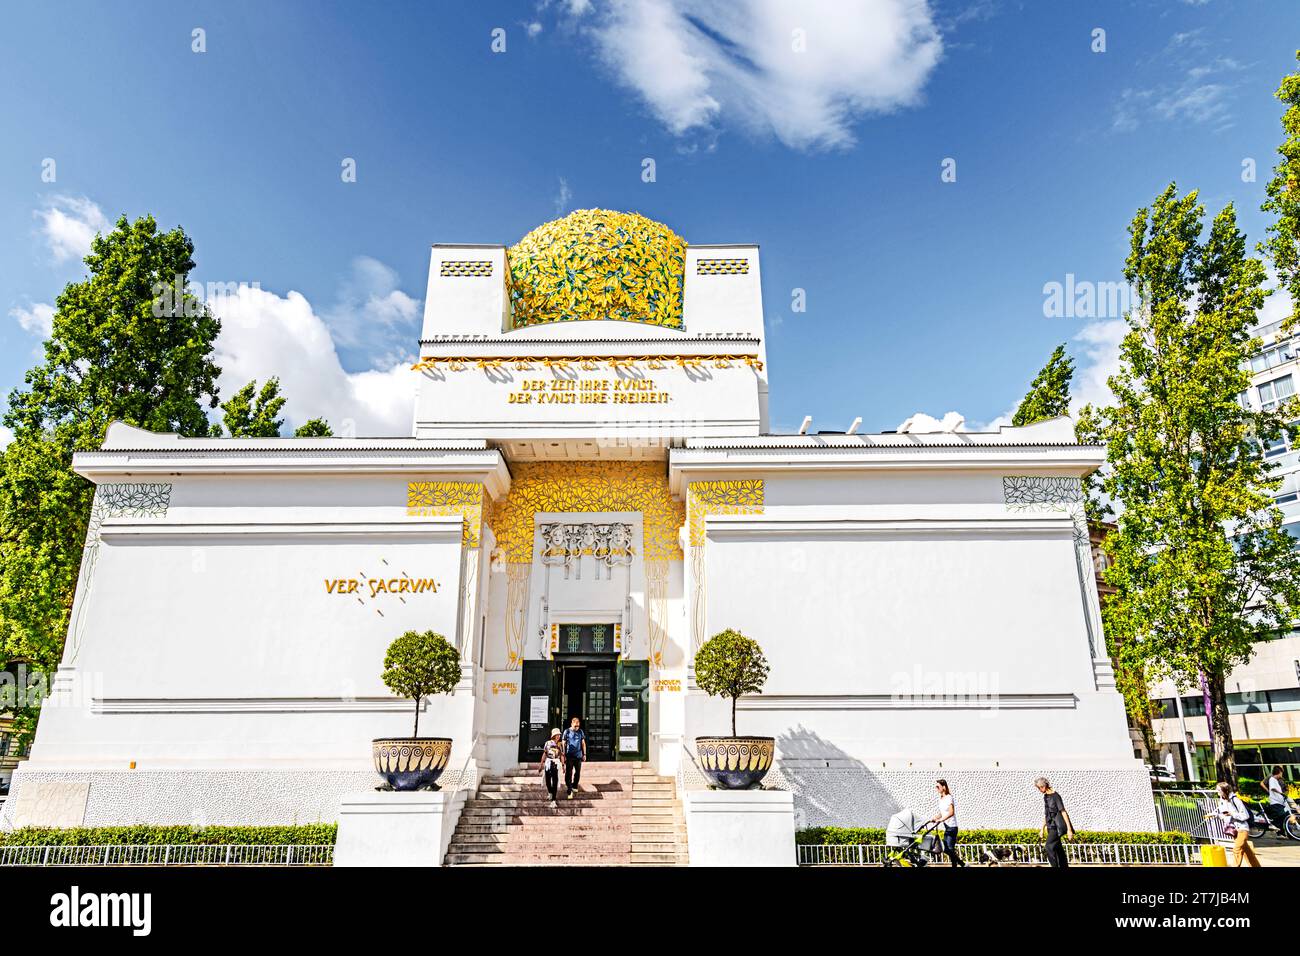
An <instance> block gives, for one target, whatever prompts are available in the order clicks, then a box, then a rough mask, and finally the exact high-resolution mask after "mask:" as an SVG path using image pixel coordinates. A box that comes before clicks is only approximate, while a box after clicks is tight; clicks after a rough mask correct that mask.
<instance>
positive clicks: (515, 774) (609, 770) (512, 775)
mask: <svg viewBox="0 0 1300 956" xmlns="http://www.w3.org/2000/svg"><path fill="white" fill-rule="evenodd" d="M686 862H687V856H686V823H685V819H684V817H683V816H682V807H681V802H680V801H679V800H678V799H677V788H676V784H675V783H674V781H673V778H671V777H660V776H657V775H656V774H655V772H654V770H653V769H652V768H651V767H650V766H649V765H646V764H642V763H632V762H628V763H612V762H611V763H603V762H602V763H597V762H589V763H587V764H586V765H585V766H584V767H583V768H582V783H581V791H580V792H578V793H575V794H574V795H573V799H571V800H570V799H566V798H565V795H564V780H563V778H561V780H560V798H559V804H558V806H557V807H556V808H555V809H551V806H550V795H549V794H548V793H547V792H546V786H545V785H544V784H543V782H542V777H541V775H540V774H539V773H537V768H536V767H535V766H519V767H513V768H511V769H510V770H508V771H507V772H506V773H505V774H503V775H500V776H486V777H484V778H483V781H482V783H481V784H479V788H478V793H476V794H475V795H474V796H473V797H472V798H470V800H469V801H468V802H466V804H465V808H464V810H462V811H461V815H460V820H459V822H458V823H457V824H456V832H455V833H453V834H452V838H451V846H450V847H449V848H448V850H447V860H446V863H447V865H448V866H475V865H494V864H495V865H501V864H505V865H515V866H565V865H577V866H628V865H634V866H635V865H649V866H681V865H685V863H686Z"/></svg>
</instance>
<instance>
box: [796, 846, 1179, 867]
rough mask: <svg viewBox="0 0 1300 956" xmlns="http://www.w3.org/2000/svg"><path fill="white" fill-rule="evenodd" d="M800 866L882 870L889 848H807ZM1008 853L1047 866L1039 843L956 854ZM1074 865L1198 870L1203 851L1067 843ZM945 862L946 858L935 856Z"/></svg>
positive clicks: (969, 859) (977, 857)
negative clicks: (862, 867) (1192, 867)
mask: <svg viewBox="0 0 1300 956" xmlns="http://www.w3.org/2000/svg"><path fill="white" fill-rule="evenodd" d="M796 849H797V851H798V856H797V858H796V859H797V862H798V864H799V865H800V866H880V865H881V864H883V863H884V862H885V856H886V854H887V853H888V852H889V848H888V847H886V846H884V845H883V844H880V843H846V844H839V845H829V846H827V845H805V844H800V845H799V846H798V847H796ZM985 850H989V851H994V850H999V851H1003V850H1004V851H1008V852H1007V855H1006V858H1005V859H1004V860H1003V861H1002V862H1004V863H1009V864H1017V863H1023V864H1046V863H1047V855H1046V852H1045V849H1044V847H1043V845H1042V844H1040V843H1015V844H1007V845H995V844H990V843H959V844H957V852H958V854H959V855H960V856H961V858H962V860H963V861H964V862H966V863H982V862H985V861H986V857H985V855H984V851H985ZM1065 852H1066V856H1067V858H1068V859H1069V861H1070V862H1071V863H1079V864H1089V863H1091V864H1108V865H1111V866H1143V865H1147V866H1199V865H1200V862H1201V851H1200V848H1199V847H1196V846H1194V845H1191V844H1175V843H1066V844H1065ZM932 859H933V860H934V861H935V862H946V860H945V858H944V856H943V854H941V853H937V854H934V855H933V856H932Z"/></svg>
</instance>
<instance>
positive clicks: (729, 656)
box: [695, 628, 769, 737]
mask: <svg viewBox="0 0 1300 956" xmlns="http://www.w3.org/2000/svg"><path fill="white" fill-rule="evenodd" d="M768 671H769V668H768V666H767V658H766V657H764V656H763V648H761V647H760V646H759V644H758V641H755V640H753V639H751V638H748V637H746V636H745V635H744V634H741V633H740V632H739V631H733V630H731V629H730V628H728V629H727V630H725V631H720V632H719V633H717V634H714V635H713V636H712V637H711V638H709V639H708V640H707V641H705V642H704V643H703V644H701V645H700V649H699V650H698V651H696V652H695V683H696V684H697V685H698V686H699V688H700V690H702V691H704V693H706V694H708V695H709V696H710V697H729V698H730V699H731V736H733V737H734V736H736V700H737V699H738V698H739V697H740V696H741V695H743V694H757V693H758V692H759V691H761V690H762V689H763V685H764V684H766V683H767V674H768Z"/></svg>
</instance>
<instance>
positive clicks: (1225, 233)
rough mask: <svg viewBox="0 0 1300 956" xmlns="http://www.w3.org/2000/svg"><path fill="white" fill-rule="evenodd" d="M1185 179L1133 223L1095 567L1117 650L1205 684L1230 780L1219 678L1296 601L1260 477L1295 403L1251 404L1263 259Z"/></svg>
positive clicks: (1157, 670)
mask: <svg viewBox="0 0 1300 956" xmlns="http://www.w3.org/2000/svg"><path fill="white" fill-rule="evenodd" d="M1204 215H1205V210H1204V207H1203V206H1201V205H1200V204H1199V203H1198V201H1197V194H1196V193H1195V192H1192V193H1189V194H1188V195H1186V196H1179V195H1178V194H1177V189H1176V187H1175V186H1174V185H1170V186H1169V188H1168V189H1166V190H1165V191H1164V192H1163V193H1162V194H1161V195H1160V196H1159V197H1158V198H1157V199H1156V201H1155V203H1154V204H1153V205H1152V206H1151V207H1149V208H1143V209H1140V210H1138V213H1137V215H1136V216H1135V217H1134V219H1133V222H1132V225H1131V226H1130V229H1129V235H1130V240H1131V248H1130V253H1129V256H1128V260H1127V263H1126V266H1125V273H1124V274H1125V278H1126V279H1127V280H1128V281H1129V282H1130V283H1131V284H1132V286H1133V287H1134V288H1135V290H1136V291H1137V301H1138V305H1137V306H1135V307H1134V308H1133V309H1132V310H1131V311H1130V312H1129V313H1128V315H1127V316H1126V321H1127V323H1128V326H1129V331H1128V333H1127V334H1126V335H1125V337H1124V340H1123V342H1122V344H1121V347H1120V358H1121V366H1120V370H1119V372H1118V373H1117V374H1116V375H1114V376H1112V377H1111V379H1110V387H1111V390H1112V392H1113V393H1114V396H1115V404H1114V405H1113V406H1112V407H1110V408H1107V409H1105V410H1103V411H1102V413H1101V415H1102V417H1103V419H1104V424H1103V426H1102V431H1103V433H1104V435H1105V438H1106V444H1107V459H1108V462H1109V465H1110V467H1109V470H1108V472H1107V474H1106V477H1105V480H1104V486H1105V490H1106V492H1107V493H1108V494H1109V496H1110V497H1111V499H1112V500H1114V501H1116V502H1117V503H1118V504H1119V505H1121V506H1122V512H1121V514H1120V515H1119V519H1118V527H1117V529H1116V530H1115V531H1114V532H1113V533H1111V534H1110V535H1109V536H1108V537H1107V539H1106V544H1105V547H1106V551H1107V552H1108V554H1109V555H1110V557H1111V561H1112V564H1111V566H1110V567H1109V568H1108V569H1107V570H1106V571H1105V572H1104V577H1105V580H1106V581H1107V583H1109V584H1111V585H1112V586H1114V587H1115V588H1116V589H1117V593H1116V594H1115V596H1114V597H1113V598H1111V600H1109V601H1108V602H1107V603H1106V606H1105V607H1104V609H1103V613H1104V615H1105V621H1106V631H1107V636H1108V638H1109V640H1110V642H1111V652H1112V654H1114V655H1115V656H1116V657H1117V658H1118V660H1119V661H1120V662H1121V664H1123V665H1126V666H1130V667H1132V668H1133V669H1134V670H1135V672H1138V673H1142V674H1144V675H1145V677H1146V679H1147V680H1161V679H1164V678H1171V679H1173V680H1174V681H1175V682H1176V683H1177V684H1178V685H1179V686H1181V687H1187V686H1197V687H1200V688H1201V689H1202V691H1203V693H1204V694H1205V696H1206V697H1207V698H1208V699H1209V702H1210V709H1209V713H1210V718H1211V729H1212V737H1213V746H1214V759H1215V765H1216V768H1217V771H1218V774H1219V777H1220V778H1221V779H1224V780H1229V781H1234V782H1235V780H1236V767H1235V764H1234V761H1233V754H1232V730H1231V727H1230V726H1229V724H1228V706H1227V696H1226V692H1225V688H1224V681H1225V678H1226V677H1227V675H1228V673H1229V672H1230V671H1231V670H1232V668H1234V667H1236V666H1238V665H1240V664H1242V663H1244V662H1245V661H1247V660H1249V658H1250V656H1251V653H1252V649H1253V641H1254V639H1255V637H1256V635H1257V634H1258V633H1259V632H1260V631H1263V630H1266V629H1270V628H1274V627H1280V626H1289V625H1290V623H1291V621H1292V619H1293V618H1294V616H1295V613H1296V611H1297V609H1298V608H1300V556H1298V555H1297V552H1296V551H1295V550H1294V549H1293V548H1292V541H1291V538H1290V536H1289V535H1287V534H1286V532H1285V531H1283V529H1282V515H1281V512H1280V511H1279V510H1278V509H1277V507H1276V506H1275V505H1274V503H1273V500H1272V498H1271V497H1270V491H1272V490H1273V489H1274V488H1276V487H1277V482H1276V480H1275V479H1273V478H1271V476H1270V468H1269V466H1268V465H1267V464H1265V462H1264V461H1263V459H1262V454H1261V448H1260V444H1259V443H1260V441H1261V440H1265V439H1269V438H1273V437H1276V436H1277V435H1279V434H1281V433H1282V430H1283V426H1284V423H1285V421H1286V420H1287V418H1286V416H1288V415H1289V414H1291V413H1292V409H1289V408H1284V409H1281V410H1278V411H1270V412H1254V411H1251V410H1249V409H1248V408H1246V407H1245V405H1244V403H1242V402H1241V401H1240V400H1239V396H1240V395H1241V394H1242V393H1243V392H1245V391H1246V389H1247V388H1248V387H1249V385H1250V372H1249V364H1248V359H1249V356H1250V354H1251V352H1252V351H1253V350H1254V349H1255V348H1257V347H1258V345H1259V343H1258V340H1253V339H1252V338H1251V336H1250V329H1251V328H1252V327H1253V326H1254V324H1255V323H1256V321H1257V318H1256V316H1257V313H1258V311H1259V309H1260V307H1261V306H1262V304H1263V302H1264V297H1265V294H1266V293H1265V291H1264V288H1263V283H1264V276H1265V274H1264V266H1263V263H1262V262H1260V261H1259V260H1257V259H1254V258H1251V257H1250V256H1248V255H1247V254H1246V240H1245V237H1244V236H1243V235H1242V234H1241V232H1239V231H1238V229H1237V222H1236V216H1235V213H1234V211H1233V209H1232V207H1231V206H1228V207H1227V208H1225V209H1224V210H1223V211H1222V212H1220V213H1219V214H1218V215H1217V216H1215V217H1214V220H1213V221H1212V223H1211V224H1210V226H1209V229H1208V232H1207V231H1206V229H1205V226H1204Z"/></svg>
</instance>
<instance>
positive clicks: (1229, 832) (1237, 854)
mask: <svg viewBox="0 0 1300 956" xmlns="http://www.w3.org/2000/svg"><path fill="white" fill-rule="evenodd" d="M1216 789H1217V790H1218V792H1219V806H1218V808H1217V810H1216V812H1217V813H1218V815H1219V817H1220V818H1221V819H1222V820H1223V835H1224V836H1225V837H1227V838H1228V839H1229V840H1231V841H1232V865H1233V866H1241V861H1242V860H1243V859H1244V860H1247V861H1248V862H1249V863H1250V865H1251V866H1259V858H1258V857H1257V856H1255V845H1254V844H1253V843H1251V842H1250V810H1249V809H1247V807H1246V801H1245V800H1243V799H1241V797H1240V796H1239V795H1238V794H1237V791H1236V790H1235V789H1233V786H1232V784H1230V783H1228V782H1227V781H1226V780H1224V781H1221V782H1220V783H1219V785H1218V787H1217V788H1216ZM1209 816H1211V814H1206V817H1207V819H1208V817H1209Z"/></svg>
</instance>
